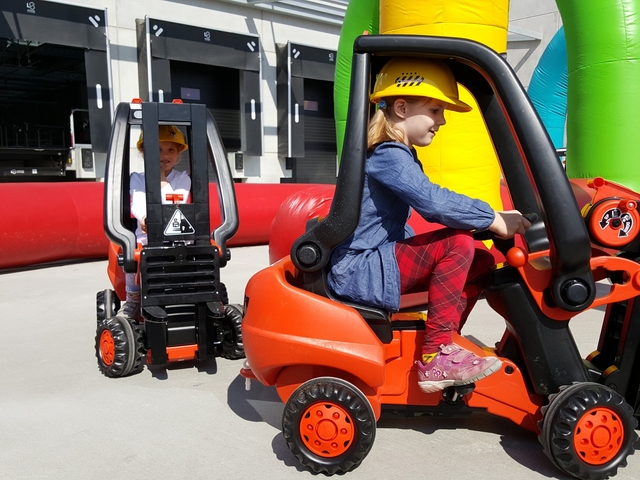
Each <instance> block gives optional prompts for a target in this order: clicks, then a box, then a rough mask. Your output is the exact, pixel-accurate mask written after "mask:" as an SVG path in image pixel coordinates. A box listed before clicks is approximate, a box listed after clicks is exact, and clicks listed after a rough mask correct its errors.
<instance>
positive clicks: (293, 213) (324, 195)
mask: <svg viewBox="0 0 640 480" xmlns="http://www.w3.org/2000/svg"><path fill="white" fill-rule="evenodd" d="M334 190H335V187H334V186H333V185H322V186H314V187H311V188H308V189H306V190H300V191H298V192H295V193H293V194H292V195H291V196H290V197H289V198H287V199H286V201H284V202H282V204H281V205H280V208H279V210H278V213H277V214H276V216H275V218H274V219H273V223H272V225H271V234H270V236H269V262H271V263H275V262H277V261H278V260H280V259H281V258H284V257H285V256H287V255H289V251H290V250H291V246H292V245H293V242H294V241H295V239H296V238H298V237H299V236H300V235H302V233H304V230H305V228H306V225H307V222H308V221H309V220H310V219H312V218H316V217H324V216H326V215H327V214H328V213H329V208H330V207H331V200H332V199H333V193H334ZM501 195H502V202H503V204H504V205H505V209H510V208H512V207H511V205H512V203H511V198H510V197H509V192H508V191H507V188H506V187H505V186H502V189H501ZM408 223H409V225H410V226H411V228H413V231H414V232H415V233H416V234H420V233H424V232H430V231H432V230H436V229H438V228H442V226H441V225H439V224H434V223H429V222H427V221H426V220H424V219H423V218H422V217H421V216H420V215H418V214H417V213H413V214H412V215H411V217H410V218H409V222H408ZM482 245H483V244H482V243H480V242H478V246H479V247H481V246H482ZM490 252H491V253H492V254H493V255H494V257H495V258H496V261H497V262H502V261H504V257H503V256H502V254H501V253H500V252H498V251H497V250H496V249H495V248H491V249H490Z"/></svg>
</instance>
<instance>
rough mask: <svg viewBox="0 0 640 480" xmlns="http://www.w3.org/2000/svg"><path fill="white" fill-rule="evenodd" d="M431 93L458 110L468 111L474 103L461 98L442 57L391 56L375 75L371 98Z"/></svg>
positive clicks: (419, 95)
mask: <svg viewBox="0 0 640 480" xmlns="http://www.w3.org/2000/svg"><path fill="white" fill-rule="evenodd" d="M403 95H406V96H414V97H429V98H435V99H437V100H441V101H443V102H445V103H447V104H448V105H447V108H448V109H449V110H453V111H456V112H469V111H470V110H471V107H470V106H469V105H467V104H466V103H464V102H462V101H460V100H459V98H458V84H457V83H456V80H455V78H454V77H453V73H452V72H451V69H449V67H448V66H447V65H446V64H445V63H444V62H443V61H442V60H428V59H425V58H406V57H396V58H392V59H391V60H389V61H388V62H387V64H386V65H385V66H384V67H382V70H380V73H379V74H378V76H377V77H376V83H375V86H374V87H373V93H372V94H371V96H370V97H369V98H370V100H371V102H373V103H378V102H379V101H380V100H381V99H383V98H385V97H398V96H403Z"/></svg>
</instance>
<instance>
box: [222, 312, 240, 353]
mask: <svg viewBox="0 0 640 480" xmlns="http://www.w3.org/2000/svg"><path fill="white" fill-rule="evenodd" d="M222 330H223V332H222V333H223V337H224V340H223V342H222V345H221V347H220V354H221V355H222V357H223V358H228V359H229V360H237V359H239V358H244V345H243V343H242V307H241V306H240V305H225V306H224V318H223V319H222Z"/></svg>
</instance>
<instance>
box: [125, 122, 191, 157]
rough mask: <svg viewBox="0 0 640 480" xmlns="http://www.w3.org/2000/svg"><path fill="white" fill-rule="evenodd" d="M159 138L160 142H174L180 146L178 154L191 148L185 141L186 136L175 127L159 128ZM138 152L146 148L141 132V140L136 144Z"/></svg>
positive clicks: (161, 126) (162, 126) (164, 126)
mask: <svg viewBox="0 0 640 480" xmlns="http://www.w3.org/2000/svg"><path fill="white" fill-rule="evenodd" d="M158 137H159V141H160V142H173V143H176V144H178V153H180V152H183V151H185V150H186V149H187V148H189V146H188V145H187V143H186V142H185V141H184V135H182V132H181V131H180V130H179V129H178V128H177V127H174V126H173V125H160V126H158ZM136 146H137V147H138V150H141V149H142V147H143V146H144V139H143V138H142V132H140V138H138V143H137V144H136Z"/></svg>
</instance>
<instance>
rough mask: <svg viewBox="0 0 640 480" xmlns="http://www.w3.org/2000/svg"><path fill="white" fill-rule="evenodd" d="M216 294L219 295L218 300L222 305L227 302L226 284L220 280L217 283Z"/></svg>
mask: <svg viewBox="0 0 640 480" xmlns="http://www.w3.org/2000/svg"><path fill="white" fill-rule="evenodd" d="M218 295H220V302H221V303H222V304H223V305H226V304H227V303H229V293H228V292H227V286H226V285H225V284H224V283H222V282H220V283H219V284H218Z"/></svg>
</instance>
